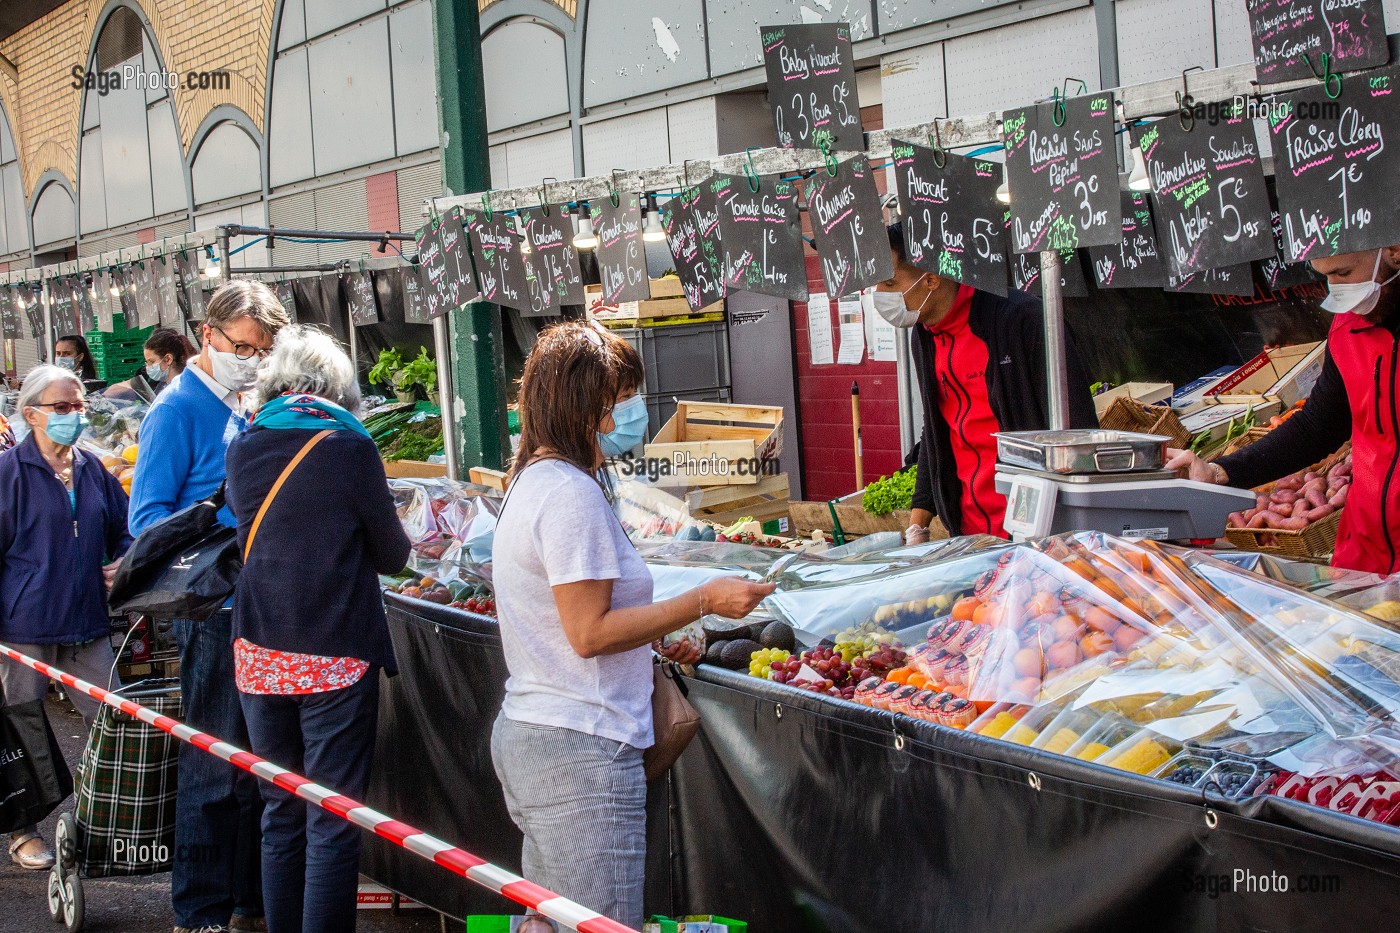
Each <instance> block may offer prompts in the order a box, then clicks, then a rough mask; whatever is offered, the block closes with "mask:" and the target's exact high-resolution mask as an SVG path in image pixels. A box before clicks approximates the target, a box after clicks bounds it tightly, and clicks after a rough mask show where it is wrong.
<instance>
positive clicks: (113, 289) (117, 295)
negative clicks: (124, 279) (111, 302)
mask: <svg viewBox="0 0 1400 933" xmlns="http://www.w3.org/2000/svg"><path fill="white" fill-rule="evenodd" d="M111 281H112V285H111V287H110V288H108V289H107V291H109V292H111V293H112V297H113V298H120V297H121V296H122V290H121V289H120V288H118V287H117V277H116V276H115V275H114V276H112V279H111Z"/></svg>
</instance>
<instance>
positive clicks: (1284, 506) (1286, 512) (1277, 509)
mask: <svg viewBox="0 0 1400 933" xmlns="http://www.w3.org/2000/svg"><path fill="white" fill-rule="evenodd" d="M1303 505H1304V506H1306V505H1307V503H1306V502H1304V503H1303ZM1296 509H1297V506H1295V505H1294V504H1293V503H1292V502H1275V503H1274V504H1273V507H1272V509H1271V510H1270V511H1272V512H1274V513H1275V514H1278V515H1282V516H1283V517H1284V518H1291V517H1292V516H1293V515H1295V514H1297V513H1296V511H1295V510H1296Z"/></svg>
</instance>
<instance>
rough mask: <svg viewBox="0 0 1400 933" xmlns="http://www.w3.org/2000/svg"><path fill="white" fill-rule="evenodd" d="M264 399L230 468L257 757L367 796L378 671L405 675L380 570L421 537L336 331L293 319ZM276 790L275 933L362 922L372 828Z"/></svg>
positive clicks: (261, 383) (240, 626)
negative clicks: (402, 508) (412, 533)
mask: <svg viewBox="0 0 1400 933" xmlns="http://www.w3.org/2000/svg"><path fill="white" fill-rule="evenodd" d="M253 395H254V403H255V405H256V406H257V413H256V414H255V415H254V417H253V424H252V427H250V428H249V429H248V431H247V432H245V433H244V434H242V435H240V436H238V437H237V438H235V439H234V440H233V442H232V443H230V444H229V448H228V461H227V466H228V504H229V507H230V508H231V509H232V510H233V514H234V516H235V517H236V518H237V519H238V540H239V543H240V544H241V545H242V547H243V548H244V549H245V560H244V565H243V572H242V574H241V575H240V576H239V578H238V589H237V590H236V591H235V593H234V599H233V635H234V643H233V652H234V672H235V677H236V680H237V685H238V691H239V699H240V702H241V704H242V707H243V715H244V718H245V719H246V720H247V722H248V735H249V738H250V741H251V745H252V750H253V752H254V753H256V754H258V755H261V756H263V757H265V758H267V759H269V760H271V761H275V762H277V763H278V764H280V765H282V766H283V767H287V768H290V769H292V770H293V771H296V772H298V773H300V774H304V775H305V776H306V777H308V778H310V779H311V780H313V781H316V782H317V783H320V784H324V785H325V786H327V787H334V788H336V789H337V790H338V791H340V792H341V793H343V794H347V795H349V796H351V797H357V798H359V799H364V794H365V791H366V790H367V789H368V786H369V774H370V766H371V763H372V761H373V757H374V731H375V725H376V721H377V719H376V716H377V711H378V708H379V671H380V670H381V669H383V670H386V671H388V672H390V673H393V672H394V670H395V664H394V649H393V645H392V644H391V643H390V641H389V628H388V626H387V624H386V623H385V619H384V603H383V600H382V598H381V596H380V590H379V577H378V574H381V573H383V574H393V573H397V572H399V571H400V570H402V569H403V566H404V563H405V562H406V561H407V559H408V546H409V545H408V538H407V536H406V535H405V534H404V530H403V526H402V525H401V524H400V523H399V518H398V514H397V513H396V512H395V510H394V500H393V497H392V496H391V495H390V494H389V486H388V482H387V481H386V480H385V478H384V464H383V462H382V461H381V460H380V459H379V452H378V451H377V450H376V449H375V446H374V442H373V441H371V440H370V438H369V434H368V433H367V432H366V431H365V429H364V426H363V425H361V424H360V422H359V419H358V418H356V417H355V409H357V408H358V407H359V403H360V391H359V387H358V386H357V384H356V374H355V367H354V365H353V364H352V363H351V362H350V358H349V357H348V356H346V355H345V352H344V351H343V350H342V349H341V348H340V346H339V344H337V343H336V341H335V340H334V339H332V338H331V337H330V336H328V335H326V334H324V333H322V332H321V331H318V330H316V329H314V328H311V327H305V326H290V327H284V328H283V329H282V330H281V331H280V332H279V333H278V335H277V342H276V343H275V344H274V346H273V348H272V353H271V354H270V355H269V356H268V357H267V359H266V361H265V362H264V363H263V364H262V366H261V367H259V369H258V378H257V383H256V385H255V386H254V390H253ZM299 458H300V459H299ZM294 460H297V462H298V463H299V465H298V466H295V467H294V468H293V469H292V470H291V472H290V473H288V474H286V476H285V481H281V485H280V487H279V489H278V492H277V494H276V497H275V499H274V500H273V502H272V503H271V504H270V505H269V506H268V508H267V511H266V512H265V513H264V514H263V516H262V520H261V522H260V523H258V524H257V534H256V535H255V536H254V535H252V531H253V527H254V519H255V516H257V515H258V513H259V510H260V509H261V508H262V505H263V502H264V500H266V499H267V498H268V496H269V495H270V494H271V490H272V488H273V486H274V484H276V483H278V482H279V477H280V476H282V475H283V471H284V469H287V467H288V464H291V463H292V462H293V461H294ZM313 536H314V537H313ZM250 537H252V538H253V540H252V543H251V544H250V543H249V538H250ZM261 790H262V795H263V799H264V800H265V801H266V804H267V806H266V808H265V809H264V810H263V817H262V877H263V906H264V908H265V910H266V915H267V928H268V931H269V933H283V931H295V933H317V931H325V933H333V931H340V930H353V929H354V928H355V892H356V885H357V880H358V877H359V858H360V831H359V830H358V829H356V828H355V826H354V825H353V824H351V823H347V822H345V821H343V820H341V819H339V818H338V817H336V816H334V815H332V814H329V813H326V812H325V811H323V810H320V809H318V808H315V807H307V806H306V805H305V804H304V803H302V802H301V801H300V800H298V799H297V798H296V797H295V796H294V795H292V794H289V793H287V792H286V791H285V790H282V789H281V788H279V787H276V786H274V785H272V784H262V785H261Z"/></svg>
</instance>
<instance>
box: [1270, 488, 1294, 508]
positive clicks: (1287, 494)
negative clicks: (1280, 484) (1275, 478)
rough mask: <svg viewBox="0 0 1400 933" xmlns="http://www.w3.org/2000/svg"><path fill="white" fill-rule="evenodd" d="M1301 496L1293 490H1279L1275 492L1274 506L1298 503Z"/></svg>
mask: <svg viewBox="0 0 1400 933" xmlns="http://www.w3.org/2000/svg"><path fill="white" fill-rule="evenodd" d="M1299 495H1301V494H1300V493H1298V492H1295V491H1294V490H1292V489H1279V490H1277V491H1275V492H1274V495H1273V504H1274V505H1291V504H1293V503H1294V502H1297V501H1298V497H1299Z"/></svg>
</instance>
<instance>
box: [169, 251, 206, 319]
mask: <svg viewBox="0 0 1400 933" xmlns="http://www.w3.org/2000/svg"><path fill="white" fill-rule="evenodd" d="M175 276H176V278H177V279H178V280H179V283H180V291H179V298H180V307H181V310H182V312H183V313H184V316H185V320H187V321H201V320H203V319H204V286H203V285H202V284H201V283H200V281H199V263H197V262H195V258H194V255H193V254H191V253H189V252H186V251H185V250H180V252H178V253H176V254H175Z"/></svg>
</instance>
